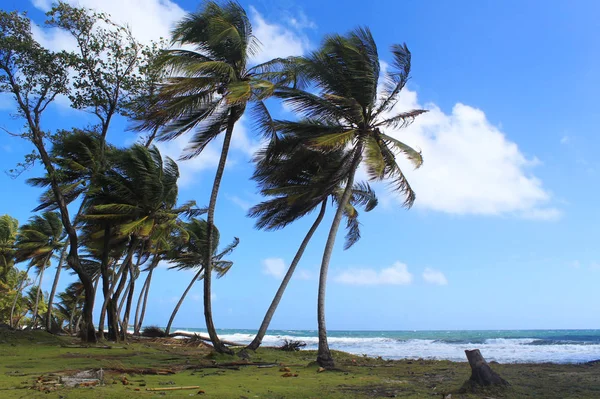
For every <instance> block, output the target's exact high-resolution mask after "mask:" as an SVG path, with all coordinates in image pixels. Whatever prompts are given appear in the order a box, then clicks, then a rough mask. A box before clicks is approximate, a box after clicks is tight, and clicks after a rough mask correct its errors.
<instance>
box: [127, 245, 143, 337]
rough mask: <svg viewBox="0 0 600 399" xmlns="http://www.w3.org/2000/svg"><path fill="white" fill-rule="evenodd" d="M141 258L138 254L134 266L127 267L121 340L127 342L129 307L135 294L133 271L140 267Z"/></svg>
mask: <svg viewBox="0 0 600 399" xmlns="http://www.w3.org/2000/svg"><path fill="white" fill-rule="evenodd" d="M141 258H142V256H141V255H139V254H138V260H137V263H136V265H135V268H134V267H133V265H130V267H129V280H130V281H129V290H128V293H127V304H126V305H125V315H124V316H123V340H127V329H128V328H129V316H130V315H131V305H132V304H133V294H134V292H135V280H136V278H135V269H138V268H139V267H140V261H141Z"/></svg>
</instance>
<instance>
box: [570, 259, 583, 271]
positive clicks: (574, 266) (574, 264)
mask: <svg viewBox="0 0 600 399" xmlns="http://www.w3.org/2000/svg"><path fill="white" fill-rule="evenodd" d="M567 266H569V267H570V268H572V269H579V268H580V267H581V263H580V262H579V261H578V260H574V261H572V262H569V263H568V264H567Z"/></svg>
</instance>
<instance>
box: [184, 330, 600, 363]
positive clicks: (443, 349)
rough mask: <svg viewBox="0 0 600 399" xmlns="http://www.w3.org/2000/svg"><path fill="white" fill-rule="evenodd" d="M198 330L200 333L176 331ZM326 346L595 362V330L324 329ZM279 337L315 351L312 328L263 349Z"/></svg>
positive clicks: (238, 335)
mask: <svg viewBox="0 0 600 399" xmlns="http://www.w3.org/2000/svg"><path fill="white" fill-rule="evenodd" d="M179 330H180V331H189V332H203V333H206V330H203V329H194V328H179ZM218 332H219V335H220V336H221V337H222V338H223V339H227V340H230V341H235V342H239V343H242V344H246V343H249V342H250V341H251V340H252V339H253V338H254V334H255V333H256V330H244V329H226V330H219V331H218ZM328 337H329V346H330V348H331V349H339V350H343V351H346V352H350V353H355V354H357V355H362V354H366V355H369V356H382V357H384V358H388V359H406V358H410V359H413V358H414V359H417V358H423V359H447V360H454V361H466V358H465V355H464V351H465V350H466V349H474V348H478V349H480V350H481V351H482V353H483V355H484V357H485V358H486V359H487V360H490V361H491V360H495V361H498V362H501V363H515V362H533V363H542V362H553V363H582V362H588V361H592V360H597V359H600V330H488V331H473V330H463V331H460V330H449V331H329V332H328ZM284 339H295V340H301V341H304V342H306V343H307V346H306V349H316V346H317V331H316V330H270V331H269V332H268V334H267V336H265V339H264V340H263V344H264V345H268V346H276V345H280V344H281V343H282V342H283V340H284Z"/></svg>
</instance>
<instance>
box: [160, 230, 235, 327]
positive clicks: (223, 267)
mask: <svg viewBox="0 0 600 399" xmlns="http://www.w3.org/2000/svg"><path fill="white" fill-rule="evenodd" d="M185 230H186V232H187V233H188V239H187V240H185V241H184V242H183V243H182V245H179V246H177V247H175V248H174V249H173V250H172V251H171V252H170V254H169V255H168V257H167V259H168V260H169V262H170V263H172V266H171V267H170V269H177V270H194V271H196V273H195V274H194V277H193V278H192V280H191V281H190V284H189V285H188V286H187V288H186V289H185V291H184V292H183V295H181V298H180V299H179V302H177V305H176V306H175V309H173V313H172V314H171V317H170V318H169V322H168V323H167V328H166V329H165V333H166V334H167V335H168V334H169V332H170V331H171V325H172V324H173V320H175V316H176V315H177V312H178V311H179V307H180V306H181V304H182V303H183V301H184V299H185V297H186V295H187V294H188V292H189V291H190V289H191V288H192V286H193V285H194V283H195V282H196V281H198V280H200V279H202V278H206V267H205V262H206V252H208V253H209V254H210V256H211V263H212V264H213V271H214V272H216V273H217V278H221V277H223V276H224V275H225V274H227V272H228V271H229V269H231V266H233V262H231V261H228V260H223V258H224V257H225V256H226V255H228V254H230V253H231V252H232V251H233V250H234V249H235V247H237V245H238V244H239V242H240V240H239V239H238V238H237V237H235V238H234V240H233V242H232V243H231V244H229V245H228V246H227V247H225V249H223V250H222V251H221V252H219V253H217V248H218V247H219V238H220V234H219V230H218V229H217V228H216V227H214V228H213V229H212V230H213V239H212V240H211V241H210V244H211V246H210V247H209V245H208V244H209V241H208V222H207V221H205V220H203V219H192V220H191V221H190V222H189V223H186V224H185ZM209 248H211V249H210V250H209Z"/></svg>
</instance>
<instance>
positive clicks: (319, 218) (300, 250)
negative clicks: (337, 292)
mask: <svg viewBox="0 0 600 399" xmlns="http://www.w3.org/2000/svg"><path fill="white" fill-rule="evenodd" d="M326 208H327V200H325V201H323V203H322V204H321V210H320V211H319V215H318V216H317V219H316V220H315V221H314V223H313V224H312V226H311V227H310V229H309V230H308V233H306V236H305V237H304V240H302V243H301V244H300V248H298V251H297V252H296V256H294V259H293V260H292V263H291V264H290V267H289V268H288V271H287V273H286V274H285V276H284V277H283V281H282V282H281V285H280V286H279V289H278V290H277V293H276V294H275V297H274V298H273V301H272V302H271V306H269V309H268V310H267V313H266V314H265V318H264V319H263V321H262V324H261V325H260V328H259V329H258V333H257V334H256V337H254V339H253V340H252V342H251V343H250V345H248V346H247V347H246V348H247V349H251V350H256V349H258V347H259V346H260V344H261V343H262V340H263V338H264V337H265V334H266V333H267V329H268V328H269V324H270V323H271V319H272V318H273V315H274V314H275V310H277V306H278V305H279V302H280V301H281V298H282V297H283V293H284V292H285V289H286V288H287V285H288V283H289V282H290V280H291V279H292V275H293V274H294V271H295V270H296V266H297V265H298V263H299V262H300V259H301V258H302V255H303V254H304V250H305V249H306V247H307V245H308V243H309V241H310V239H311V238H312V236H313V234H314V233H315V231H316V230H317V227H319V224H321V221H322V220H323V216H325V209H326Z"/></svg>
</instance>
